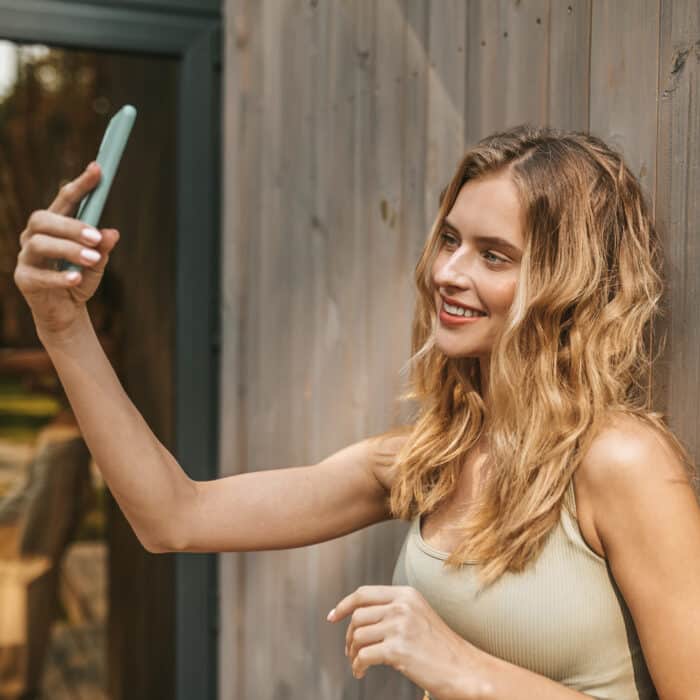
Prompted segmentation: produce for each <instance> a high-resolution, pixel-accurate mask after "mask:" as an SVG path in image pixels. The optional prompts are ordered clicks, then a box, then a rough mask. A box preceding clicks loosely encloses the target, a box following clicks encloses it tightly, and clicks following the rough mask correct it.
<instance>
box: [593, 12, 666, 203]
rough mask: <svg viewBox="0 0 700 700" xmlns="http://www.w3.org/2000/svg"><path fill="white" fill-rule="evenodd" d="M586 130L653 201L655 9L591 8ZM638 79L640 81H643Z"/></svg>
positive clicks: (655, 60) (655, 65)
mask: <svg viewBox="0 0 700 700" xmlns="http://www.w3.org/2000/svg"><path fill="white" fill-rule="evenodd" d="M591 21H592V27H591V78H590V130H591V133H593V134H595V135H596V136H600V137H601V138H602V139H603V140H605V141H606V142H607V143H609V144H610V145H611V146H614V147H616V148H619V149H620V150H622V152H623V153H624V156H625V159H626V161H627V163H628V165H629V166H630V168H631V169H632V171H633V172H634V174H635V175H636V176H637V177H639V179H640V182H641V183H642V186H643V188H644V189H645V191H646V192H647V193H648V194H649V195H650V197H652V198H653V195H654V190H655V177H656V131H657V117H656V74H657V70H658V68H657V66H658V56H657V45H658V42H659V3H658V2H657V1H656V0H640V2H638V3H635V9H634V11H631V9H630V6H629V5H628V4H627V3H615V2H593V13H592V20H591ZM640 76H645V79H644V80H641V79H640Z"/></svg>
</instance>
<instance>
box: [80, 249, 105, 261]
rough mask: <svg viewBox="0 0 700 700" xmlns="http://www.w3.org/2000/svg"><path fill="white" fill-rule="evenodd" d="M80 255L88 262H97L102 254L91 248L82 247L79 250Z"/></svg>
mask: <svg viewBox="0 0 700 700" xmlns="http://www.w3.org/2000/svg"><path fill="white" fill-rule="evenodd" d="M80 257H81V258H83V259H84V260H89V261H90V262H97V261H98V260H99V259H100V258H101V257H102V256H101V255H100V254H99V253H98V252H97V251H96V250H93V249H92V248H83V249H82V250H81V251H80Z"/></svg>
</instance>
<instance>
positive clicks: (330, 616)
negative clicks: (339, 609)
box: [326, 608, 335, 620]
mask: <svg viewBox="0 0 700 700" xmlns="http://www.w3.org/2000/svg"><path fill="white" fill-rule="evenodd" d="M334 614H335V608H333V610H331V611H330V612H329V613H328V615H327V616H326V620H330V619H331V618H332V617H333V615H334Z"/></svg>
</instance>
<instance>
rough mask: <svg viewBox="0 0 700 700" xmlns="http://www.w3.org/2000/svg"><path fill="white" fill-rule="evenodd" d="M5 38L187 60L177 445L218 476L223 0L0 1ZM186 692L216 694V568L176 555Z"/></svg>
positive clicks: (200, 699)
mask: <svg viewBox="0 0 700 700" xmlns="http://www.w3.org/2000/svg"><path fill="white" fill-rule="evenodd" d="M0 38H2V39H7V40H12V41H23V42H32V43H44V44H49V45H53V46H62V47H70V48H82V49H92V50H100V49H102V50H109V51H124V52H128V51H133V52H139V53H153V54H158V55H170V56H174V57H177V58H178V59H179V60H180V65H179V68H180V78H179V80H180V85H179V106H178V115H177V122H178V135H177V168H178V173H177V203H176V206H177V222H178V225H177V244H176V250H177V255H176V302H175V303H176V348H175V377H174V381H175V397H176V398H175V426H174V428H175V444H176V457H177V459H178V461H179V462H180V464H182V465H183V467H184V468H185V470H186V471H187V473H188V474H189V476H190V477H192V478H193V479H198V480H207V479H213V478H216V476H217V464H218V454H217V445H218V372H219V367H218V359H219V337H220V333H219V314H218V309H219V241H220V235H219V222H220V186H221V177H220V146H221V137H220V119H221V116H220V104H221V99H220V94H221V90H220V78H221V8H220V0H126V1H125V0H0ZM175 557H176V565H175V572H176V573H175V576H176V580H175V610H174V611H173V613H174V614H175V616H176V619H175V629H176V640H175V675H176V678H175V687H176V691H177V700H191V699H192V698H197V700H216V698H217V694H218V688H217V675H218V670H217V653H218V650H217V645H218V607H219V606H218V585H217V578H218V565H217V557H216V555H215V554H177V555H175Z"/></svg>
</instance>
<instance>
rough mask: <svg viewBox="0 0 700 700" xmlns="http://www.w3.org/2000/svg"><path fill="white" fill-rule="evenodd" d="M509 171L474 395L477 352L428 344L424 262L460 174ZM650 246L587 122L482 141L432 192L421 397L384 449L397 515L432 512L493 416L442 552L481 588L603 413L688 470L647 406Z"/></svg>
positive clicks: (611, 156)
mask: <svg viewBox="0 0 700 700" xmlns="http://www.w3.org/2000/svg"><path fill="white" fill-rule="evenodd" d="M498 173H507V174H508V175H509V176H510V178H511V179H512V181H513V183H514V184H515V186H516V188H517V190H518V193H519V197H520V201H521V205H522V207H523V211H524V221H525V230H524V231H523V235H524V240H525V250H524V254H523V257H522V260H521V269H520V279H519V282H518V286H517V288H516V291H515V297H514V301H513V303H512V306H511V308H510V311H509V314H508V316H507V318H506V322H505V324H504V328H503V330H502V332H501V334H500V336H499V337H498V338H497V339H496V341H495V343H494V346H493V348H492V351H491V357H490V362H489V379H488V381H489V385H488V386H489V391H488V397H487V401H484V399H483V397H482V393H481V387H480V374H479V360H478V358H476V357H457V358H450V357H447V356H446V355H445V354H444V353H442V352H441V351H440V349H439V348H437V347H436V346H435V341H434V331H435V327H436V326H435V324H436V309H435V301H434V299H435V296H434V284H433V281H432V275H431V268H432V265H433V261H434V260H435V256H436V254H437V252H438V248H439V244H440V238H439V237H440V233H441V228H442V223H443V220H444V218H445V217H446V216H447V214H448V213H449V211H450V209H451V208H452V206H453V204H454V202H455V199H456V197H457V194H458V192H459V190H460V188H461V187H462V186H463V185H464V183H466V182H468V181H470V180H473V179H475V178H479V177H482V176H485V175H489V174H498ZM661 270H662V250H661V244H660V241H659V238H658V235H657V233H656V230H655V228H654V225H653V223H652V221H651V219H650V216H649V214H648V207H647V204H646V201H645V197H644V195H643V193H642V190H641V188H640V185H639V182H638V181H637V179H636V178H635V176H634V175H633V174H632V172H631V171H630V170H629V168H628V167H627V166H626V165H625V163H624V162H623V158H622V156H621V155H620V154H619V153H618V152H616V151H615V150H613V149H612V148H610V147H608V146H607V145H606V144H605V143H604V142H603V141H602V140H600V139H599V138H597V137H595V136H591V135H588V134H585V133H582V132H573V131H561V130H555V129H552V128H547V127H535V126H531V125H528V124H525V125H521V126H517V127H515V128H512V129H509V130H507V131H504V132H501V133H496V134H493V135H491V136H488V137H487V138H484V139H482V140H481V141H479V142H478V143H477V144H476V145H475V146H474V147H473V148H471V149H470V150H469V151H468V152H467V154H466V155H465V156H464V158H463V159H462V161H461V163H460V164H459V166H458V168H457V171H456V173H455V175H454V177H453V178H452V180H451V182H450V183H449V185H448V186H447V187H446V188H445V190H443V192H442V194H441V195H440V205H439V211H438V215H437V217H436V220H435V222H434V224H433V226H432V229H431V231H430V234H429V236H428V239H427V241H426V244H425V247H424V249H423V252H422V254H421V257H420V259H419V261H418V263H417V265H416V268H415V282H416V285H417V298H416V306H415V314H414V320H413V329H412V356H411V359H410V360H409V363H408V366H409V367H410V383H409V390H408V391H407V392H406V393H404V394H403V395H402V396H401V397H400V400H413V401H416V402H417V406H418V408H417V411H416V412H415V415H414V419H413V420H411V424H410V425H409V426H404V427H403V428H399V429H398V430H392V431H388V433H386V435H388V434H395V433H397V432H404V433H407V436H406V438H407V439H405V440H404V441H403V443H402V446H401V447H400V449H399V451H398V453H395V454H394V458H393V466H392V468H393V469H394V470H395V478H394V480H393V484H392V489H391V493H390V497H389V506H390V509H391V512H392V514H393V516H394V517H396V518H401V519H411V518H414V517H416V516H417V515H423V514H428V513H430V512H432V511H433V510H435V509H436V508H437V506H438V505H439V504H441V503H443V502H444V501H445V500H446V499H448V497H449V496H450V495H452V494H453V493H454V491H455V489H456V487H457V485H458V480H459V475H460V471H461V469H462V466H463V464H464V462H465V458H466V456H467V453H468V452H469V450H470V448H472V446H474V445H475V444H476V442H477V440H478V439H479V438H480V437H481V435H482V433H483V431H484V427H485V425H486V417H487V416H488V430H489V435H488V443H489V454H488V458H487V461H486V465H487V466H488V468H486V469H484V470H483V472H484V473H483V476H482V478H481V482H480V487H479V494H478V497H477V498H476V499H475V501H474V503H473V504H470V505H471V507H470V511H469V514H468V516H467V517H465V518H464V521H463V523H461V525H462V529H461V533H462V534H463V537H462V540H461V544H460V545H459V546H458V547H457V548H456V549H455V550H454V552H452V554H451V555H450V557H449V558H448V559H447V561H446V562H445V565H446V566H451V567H455V568H457V567H459V566H460V565H461V564H463V563H465V562H467V561H469V562H476V563H478V564H479V565H480V566H479V580H480V583H481V585H482V586H488V585H490V584H492V583H493V582H494V581H496V580H497V579H498V578H499V577H500V576H501V575H502V574H503V573H504V572H506V571H510V572H520V571H523V570H524V569H525V567H526V566H527V565H528V563H530V562H532V561H534V559H535V558H536V557H537V555H538V554H539V552H540V551H541V549H542V547H543V546H544V544H545V541H546V538H547V535H548V533H549V532H550V531H551V530H552V529H553V528H554V527H555V526H556V524H557V521H558V519H559V516H560V509H561V507H562V504H563V502H564V501H563V499H564V496H565V492H566V488H567V485H568V483H569V481H570V479H571V478H572V476H573V474H574V472H575V470H576V468H577V467H578V465H579V463H580V461H581V459H582V457H583V455H585V453H586V450H587V448H588V447H589V445H590V443H591V441H592V440H593V438H594V437H595V435H596V434H597V433H598V431H599V430H600V429H601V427H603V425H604V424H605V423H607V422H608V421H609V419H610V417H611V412H614V411H615V412H620V413H622V414H626V415H632V416H637V417H638V418H639V419H640V420H641V421H643V422H644V423H645V424H646V425H649V426H652V427H653V428H654V429H655V430H656V431H658V434H659V435H661V436H662V437H664V438H665V439H666V441H667V443H668V444H669V445H670V446H671V448H672V449H673V451H674V452H675V453H676V454H677V455H678V456H679V457H680V459H681V460H682V462H683V464H684V466H685V468H686V469H687V471H688V473H689V475H691V476H693V477H694V478H697V476H696V474H695V466H694V464H693V463H692V461H691V459H690V457H689V454H688V451H687V450H686V448H685V447H684V446H683V444H682V443H681V442H680V441H679V440H678V439H677V438H676V437H675V436H674V435H673V433H672V432H671V431H670V429H669V428H668V427H667V425H666V424H665V419H664V415H663V414H662V413H659V412H656V411H652V410H651V397H650V376H651V374H650V371H651V365H652V362H653V359H654V358H652V349H653V338H652V330H653V323H654V318H655V315H656V314H658V313H660V303H659V302H660V299H661V297H662V293H663V288H664V285H663V280H662V278H661V276H660V271H661Z"/></svg>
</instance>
